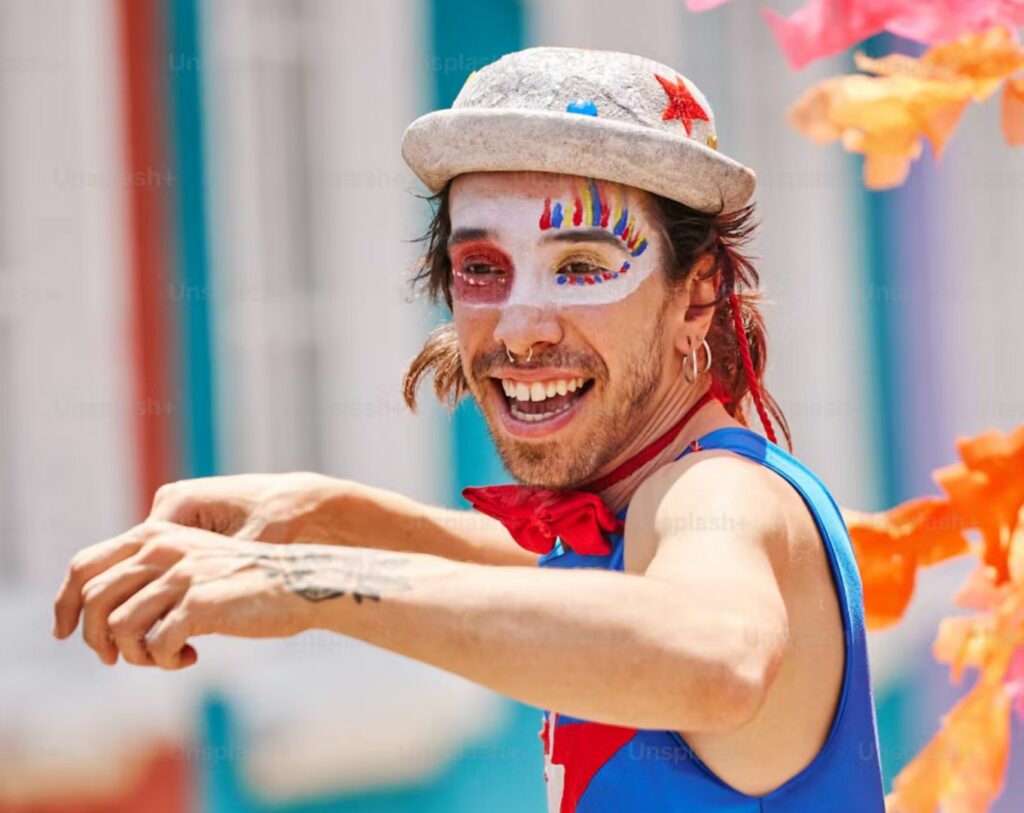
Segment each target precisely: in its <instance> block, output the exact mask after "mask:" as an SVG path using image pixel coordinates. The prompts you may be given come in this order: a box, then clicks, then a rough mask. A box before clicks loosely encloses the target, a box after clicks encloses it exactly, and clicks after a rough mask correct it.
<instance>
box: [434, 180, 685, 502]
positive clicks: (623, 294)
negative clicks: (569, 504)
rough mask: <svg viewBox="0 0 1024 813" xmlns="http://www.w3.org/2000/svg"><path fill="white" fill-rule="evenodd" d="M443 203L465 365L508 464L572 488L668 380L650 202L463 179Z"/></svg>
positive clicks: (582, 188) (643, 416) (602, 192)
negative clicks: (447, 216) (449, 228)
mask: <svg viewBox="0 0 1024 813" xmlns="http://www.w3.org/2000/svg"><path fill="white" fill-rule="evenodd" d="M449 207H450V209H449V211H450V217H451V226H452V235H451V239H450V241H449V245H448V251H449V256H450V258H451V262H452V284H451V290H452V299H453V311H454V321H455V327H456V331H457V333H458V341H459V350H460V353H461V357H462V364H463V368H464V370H465V374H466V378H467V380H468V381H469V386H470V390H471V392H472V394H473V395H474V397H475V398H476V400H477V402H478V403H479V404H480V407H481V409H482V411H483V413H484V415H485V417H486V419H487V423H488V426H489V427H490V431H491V434H492V436H493V437H494V440H495V442H496V444H497V447H498V451H499V453H500V454H501V456H502V459H503V460H504V462H505V466H506V467H507V468H508V470H509V471H510V472H511V473H512V474H513V476H515V477H516V478H518V479H519V480H521V481H523V482H526V483H531V484H534V485H542V486H547V487H549V488H568V487H571V486H573V485H579V484H581V483H583V482H585V481H587V480H589V479H591V478H592V477H594V476H595V475H596V474H597V473H598V472H599V471H600V469H601V468H602V467H603V466H605V465H606V464H607V463H609V462H610V461H611V460H613V459H614V458H615V457H616V455H618V454H619V453H620V452H621V451H622V450H623V449H625V448H626V447H627V446H628V444H629V443H630V441H631V440H633V439H635V438H636V436H637V432H638V429H639V427H641V426H643V424H644V423H645V422H646V421H647V419H648V418H649V416H650V413H651V410H652V409H653V408H654V407H655V405H656V404H658V403H659V401H660V400H661V397H662V396H663V395H664V392H665V388H666V386H668V385H667V383H666V381H667V379H668V378H669V376H670V375H671V374H672V372H671V371H672V360H673V352H672V346H673V338H674V337H673V336H671V335H669V334H670V333H671V332H672V331H671V330H666V319H665V313H666V309H667V305H668V302H669V297H668V296H667V289H666V282H665V277H664V273H663V270H664V268H663V263H664V261H665V257H664V250H665V249H664V241H663V239H662V238H661V237H660V235H659V231H658V229H659V225H658V219H657V217H656V215H655V213H654V212H653V204H652V202H651V199H650V197H649V196H648V195H647V194H646V193H645V192H642V191H640V190H637V189H633V188H630V187H625V186H622V185H620V184H614V183H610V182H606V181H597V180H590V179H585V178H579V177H576V176H570V175H555V174H550V173H533V172H485V173H471V174H467V175H462V176H459V177H457V178H456V179H455V180H454V181H453V182H452V186H451V195H450V198H449ZM506 348H507V349H508V350H509V351H510V352H511V353H512V354H513V356H514V361H510V360H509V358H508V355H507V354H506Z"/></svg>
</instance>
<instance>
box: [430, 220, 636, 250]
mask: <svg viewBox="0 0 1024 813" xmlns="http://www.w3.org/2000/svg"><path fill="white" fill-rule="evenodd" d="M493 239H495V233H494V232H493V231H491V230H490V229H483V228H477V227H471V226H463V227H461V228H458V229H455V231H453V232H452V233H451V236H450V237H449V238H448V248H451V247H452V246H457V245H458V244H459V243H468V242H470V241H473V240H493ZM541 242H542V243H552V242H559V243H607V244H608V245H610V246H615V247H616V248H620V249H622V250H624V251H628V248H627V246H626V244H625V243H623V242H622V238H621V237H616V236H615V235H614V234H612V233H611V232H610V231H608V230H607V229H600V228H592V229H579V228H576V229H565V230H562V231H552V232H549V233H548V234H545V235H544V236H543V237H542V238H541Z"/></svg>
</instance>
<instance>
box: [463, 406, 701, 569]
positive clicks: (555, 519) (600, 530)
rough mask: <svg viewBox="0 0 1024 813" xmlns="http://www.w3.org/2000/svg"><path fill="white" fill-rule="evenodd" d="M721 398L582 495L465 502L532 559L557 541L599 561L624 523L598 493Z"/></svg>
mask: <svg viewBox="0 0 1024 813" xmlns="http://www.w3.org/2000/svg"><path fill="white" fill-rule="evenodd" d="M714 397H716V395H715V394H713V393H712V391H711V390H709V391H708V392H706V393H704V395H703V396H702V397H701V398H700V399H699V400H698V401H697V403H695V404H694V405H693V406H692V407H690V409H688V410H687V412H686V414H685V415H683V417H682V418H680V419H679V420H678V421H677V422H676V423H675V424H674V425H673V426H672V427H671V428H670V429H669V430H668V431H667V432H665V434H663V435H661V436H660V437H659V438H658V439H657V440H655V441H654V442H653V443H651V444H650V445H649V446H647V447H645V448H644V449H642V450H641V451H640V452H639V453H637V454H636V455H634V456H633V457H631V458H629V460H627V461H626V462H625V463H623V464H622V465H620V466H618V467H617V468H616V469H615V470H614V471H611V472H609V473H608V474H606V475H605V476H604V477H601V478H600V479H598V480H595V481H593V482H591V483H589V484H588V485H586V486H584V487H583V490H580V491H551V490H550V489H546V488H533V487H530V486H517V485H505V486H484V487H482V488H464V489H463V490H462V496H463V497H465V498H466V499H467V500H469V502H470V503H471V504H472V505H473V507H474V508H475V509H476V510H477V511H479V512H481V513H482V514H487V515H488V516H491V517H494V518H495V519H497V520H499V521H500V522H501V524H502V525H504V526H505V527H506V528H508V531H509V533H511V534H512V537H513V538H514V539H515V540H516V542H518V543H519V545H520V546H521V547H523V548H526V550H528V551H531V552H532V553H538V554H545V553H549V552H550V551H551V549H552V548H553V547H554V546H555V540H556V539H561V540H562V542H563V544H565V545H566V546H567V547H569V548H571V549H572V550H573V551H575V552H576V553H580V554H583V555H585V556H600V555H602V554H606V553H610V552H611V543H610V542H609V541H608V539H607V538H606V537H605V534H618V533H622V520H620V519H619V518H618V517H617V516H615V512H614V511H612V510H611V509H610V508H609V507H608V506H607V505H605V503H604V501H603V500H602V499H601V498H600V497H599V496H598V495H597V494H596V493H595V492H598V491H603V490H604V489H606V488H608V486H610V485H612V484H613V483H617V482H619V481H620V480H623V479H625V478H626V477H628V476H629V475H630V474H632V473H633V472H635V471H636V470H637V469H639V468H640V467H641V466H643V465H644V464H645V463H647V462H649V461H650V460H652V459H653V458H654V457H655V456H656V455H657V454H658V453H659V452H660V451H661V450H662V449H664V448H665V447H666V446H668V444H669V443H671V442H672V439H673V438H674V437H676V435H678V434H679V432H680V431H682V428H683V427H684V426H685V425H686V423H687V421H689V420H690V418H692V417H693V415H694V413H696V412H697V410H698V409H700V408H701V407H702V406H704V404H706V403H707V402H708V401H710V400H711V399H712V398H714Z"/></svg>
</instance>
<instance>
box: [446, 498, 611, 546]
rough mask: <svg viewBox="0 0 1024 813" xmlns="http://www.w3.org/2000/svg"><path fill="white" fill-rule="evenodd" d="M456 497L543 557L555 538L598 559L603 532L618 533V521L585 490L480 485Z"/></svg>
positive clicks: (608, 544)
mask: <svg viewBox="0 0 1024 813" xmlns="http://www.w3.org/2000/svg"><path fill="white" fill-rule="evenodd" d="M462 496H463V497H465V498H466V499H467V500H469V501H470V502H471V503H472V504H473V507H474V508H475V509H476V510H477V511H479V512H481V513H482V514H487V515H488V516H492V517H494V518H495V519H498V520H501V524H502V525H504V526H505V527H506V528H508V530H509V533H511V534H512V537H513V538H514V539H515V540H516V542H518V543H519V544H520V545H521V546H522V547H524V548H526V549H527V550H528V551H532V552H533V553H548V552H549V551H550V550H551V549H552V548H553V547H554V546H555V539H556V538H561V540H562V541H563V542H564V543H565V544H566V545H568V546H569V547H570V548H572V549H573V550H574V551H576V552H577V553H582V554H585V555H587V556H599V555H601V554H604V553H610V552H611V544H610V543H609V542H608V540H607V539H605V537H604V534H606V533H609V534H612V533H615V534H617V533H621V532H622V521H621V520H620V519H619V518H618V517H616V516H615V514H614V513H613V512H612V510H611V509H610V508H609V507H608V506H607V505H605V504H604V501H603V500H602V499H601V498H600V497H598V496H597V495H596V494H592V493H589V492H586V491H549V490H548V489H546V488H528V487H526V486H485V487H483V488H465V489H463V490H462Z"/></svg>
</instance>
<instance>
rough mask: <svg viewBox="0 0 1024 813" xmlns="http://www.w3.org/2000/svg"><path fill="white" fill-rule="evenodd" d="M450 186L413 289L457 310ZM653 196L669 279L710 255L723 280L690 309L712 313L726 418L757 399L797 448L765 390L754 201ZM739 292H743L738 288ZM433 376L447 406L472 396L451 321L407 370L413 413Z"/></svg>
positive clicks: (406, 391)
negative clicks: (725, 205) (731, 203)
mask: <svg viewBox="0 0 1024 813" xmlns="http://www.w3.org/2000/svg"><path fill="white" fill-rule="evenodd" d="M449 188H450V182H449V184H447V185H445V187H444V188H443V189H442V190H441V191H440V192H438V193H437V194H436V195H432V196H430V197H429V198H428V200H429V201H430V202H431V203H432V204H433V207H434V216H433V218H432V220H431V222H430V225H429V227H428V228H427V231H426V233H425V234H424V235H423V236H422V237H421V238H420V240H421V241H422V242H423V243H425V246H426V248H425V251H424V253H423V257H422V260H421V262H420V265H419V268H418V270H417V272H416V275H415V277H414V278H413V285H414V286H415V287H416V288H417V289H419V290H422V291H423V292H425V293H426V294H427V296H428V297H429V298H430V299H431V301H433V302H437V301H438V300H443V301H444V303H445V304H446V305H447V306H448V309H449V310H451V306H452V295H451V262H450V260H449V257H448V248H447V243H448V237H449V236H450V234H451V220H450V218H449V214H448V192H449ZM649 194H650V197H651V199H652V201H653V203H654V208H655V211H656V212H657V213H658V214H659V216H660V218H661V226H662V233H663V234H664V237H665V239H666V240H667V243H668V246H667V248H668V253H669V262H668V265H667V271H666V273H667V276H668V279H669V281H670V282H672V283H676V284H681V283H683V282H684V281H685V280H686V279H687V278H688V277H689V275H690V273H691V272H692V269H693V267H694V264H695V263H696V261H697V260H698V259H699V258H700V257H701V256H703V255H704V254H705V253H710V254H711V256H712V257H713V258H714V262H713V263H712V265H711V266H710V268H709V270H708V272H707V277H708V278H711V277H714V276H715V274H720V275H721V276H720V278H719V285H718V293H717V295H716V297H715V299H714V300H713V301H711V302H708V303H703V304H699V305H691V307H706V308H714V316H713V317H712V320H711V327H710V329H709V330H708V335H707V342H708V345H709V346H710V347H711V351H712V352H711V356H712V367H711V370H710V373H711V380H712V387H713V388H714V392H715V393H716V395H718V396H719V397H720V398H721V400H722V401H723V403H724V404H725V408H726V410H727V411H728V413H729V414H730V415H732V416H733V417H734V418H735V419H736V420H738V421H740V422H741V423H743V424H744V425H747V424H748V421H747V416H746V409H747V402H748V400H753V402H754V406H755V408H756V410H757V412H758V414H759V416H760V418H761V421H762V423H763V424H764V426H765V430H766V432H767V434H768V437H769V438H770V439H771V440H774V439H775V437H774V432H773V431H772V427H771V422H770V420H769V417H768V415H769V414H770V415H771V417H772V418H773V419H774V420H775V422H776V423H777V424H778V425H779V427H780V428H781V429H782V432H783V434H784V436H785V438H786V444H787V446H789V448H790V449H792V438H791V436H790V432H789V425H788V424H787V422H786V418H785V416H784V415H783V414H782V410H781V409H780V408H779V405H778V403H776V401H775V399H774V398H772V396H771V395H770V394H769V393H768V392H767V390H765V388H764V368H765V362H766V361H767V347H766V335H765V327H764V319H763V317H762V316H761V312H760V309H759V308H758V302H759V301H760V299H761V294H760V292H759V291H757V290H754V289H756V288H757V285H758V281H759V277H758V273H757V269H756V268H755V267H754V264H753V262H752V261H751V259H750V258H749V257H748V256H746V255H745V254H744V253H743V252H742V249H743V248H744V247H745V246H746V244H747V243H748V242H749V241H750V239H751V237H752V236H753V233H754V231H755V229H756V228H757V223H756V221H755V220H754V206H753V204H751V205H749V206H746V207H744V208H743V209H739V210H737V211H734V212H730V213H727V214H708V213H705V212H700V211H697V210H696V209H693V208H691V207H689V206H686V205H685V204H682V203H679V202H677V201H674V200H670V199H668V198H664V197H661V196H659V195H655V194H653V193H649ZM741 287H742V288H743V289H745V290H743V291H740V290H739V289H740V288H741ZM429 372H433V374H434V392H435V393H436V394H437V397H438V400H440V401H441V402H442V403H446V404H448V405H449V406H454V405H455V404H456V403H457V402H458V401H459V399H460V398H462V396H463V395H465V394H466V392H467V386H466V379H465V374H464V372H463V369H462V361H461V359H460V358H459V349H458V343H457V341H456V336H455V328H454V326H453V325H452V324H451V323H447V324H444V325H441V326H440V327H438V328H436V329H435V330H433V331H432V332H431V334H430V336H429V338H428V339H427V342H426V344H425V345H424V346H423V349H422V350H421V351H420V352H419V354H418V355H417V356H416V358H414V359H413V361H412V363H411V364H410V365H409V369H408V370H406V372H405V376H404V378H403V381H402V393H403V395H404V397H405V402H406V404H408V406H409V408H410V409H412V410H415V409H416V391H417V390H418V388H419V385H420V381H421V380H422V378H423V377H424V376H425V375H426V374H427V373H429Z"/></svg>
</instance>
